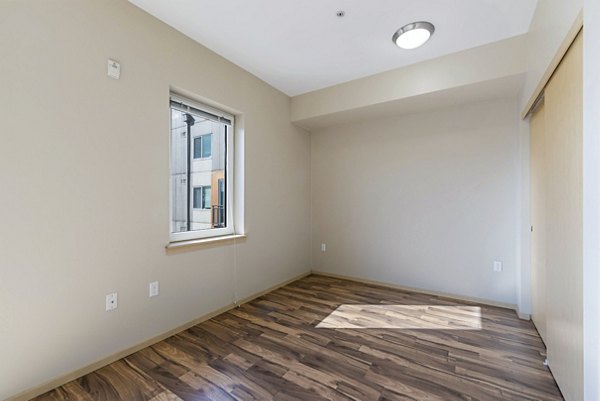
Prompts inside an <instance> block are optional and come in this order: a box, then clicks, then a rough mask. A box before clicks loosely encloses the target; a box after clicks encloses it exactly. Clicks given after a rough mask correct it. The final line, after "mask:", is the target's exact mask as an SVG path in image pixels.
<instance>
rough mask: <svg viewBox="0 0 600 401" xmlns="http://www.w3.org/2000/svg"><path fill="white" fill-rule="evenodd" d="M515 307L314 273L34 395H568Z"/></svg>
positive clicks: (174, 399) (85, 400) (173, 400)
mask: <svg viewBox="0 0 600 401" xmlns="http://www.w3.org/2000/svg"><path fill="white" fill-rule="evenodd" d="M544 353H545V349H544V346H543V344H542V342H541V340H540V337H539V335H538V333H537V331H536V330H535V328H534V326H533V325H532V324H531V322H526V321H522V320H519V319H518V318H517V316H516V314H515V312H514V311H512V310H508V309H502V308H496V307H491V306H485V305H477V304H472V303H467V302H457V301H454V300H450V299H446V298H440V297H435V296H430V295H424V294H418V293H411V292H405V291H399V290H393V289H388V288H383V287H378V286H374V285H367V284H360V283H356V282H352V281H347V280H340V279H334V278H328V277H323V276H316V275H312V276H309V277H307V278H304V279H302V280H299V281H297V282H294V283H292V284H290V285H288V286H286V287H283V288H281V289H279V290H276V291H274V292H271V293H269V294H267V295H265V296H263V297H260V298H258V299H256V300H254V301H252V302H250V303H248V304H245V305H243V306H241V307H240V308H237V309H233V310H231V311H229V312H227V313H224V314H222V315H219V316H217V317H215V318H213V319H211V320H209V321H206V322H204V323H201V324H199V325H197V326H194V327H192V328H191V329H189V330H186V331H184V332H182V333H180V334H178V335H175V336H173V337H170V338H168V339H166V340H164V341H162V342H160V343H158V344H155V345H153V346H151V347H148V348H145V349H143V350H142V351H139V352H137V353H135V354H133V355H131V356H129V357H127V358H124V359H122V360H120V361H118V362H115V363H113V364H111V365H109V366H107V367H104V368H102V369H99V370H97V371H95V372H93V373H91V374H89V375H87V376H84V377H82V378H79V379H77V380H75V381H73V382H70V383H68V384H66V385H64V386H63V387H60V388H58V389H56V390H53V391H51V392H49V393H46V394H44V395H42V396H40V397H38V398H36V399H35V400H37V401H50V400H71V401H89V400H98V401H102V400H107V401H117V400H124V401H135V400H152V401H180V400H184V401H188V400H189V401H196V400H277V401H291V400H311V401H312V400H315V401H316V400H359V401H371V400H373V401H374V400H379V401H384V400H419V401H421V400H428V401H430V400H443V401H449V400H482V401H493V400H519V401H524V400H544V401H551V400H562V399H563V398H562V397H561V395H560V392H559V390H558V387H557V386H556V383H555V381H554V379H553V378H552V376H551V374H550V372H549V371H548V369H547V368H545V367H544V366H543V361H544V358H545V356H544Z"/></svg>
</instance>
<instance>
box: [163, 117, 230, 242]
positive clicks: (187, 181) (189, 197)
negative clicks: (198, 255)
mask: <svg viewBox="0 0 600 401" xmlns="http://www.w3.org/2000/svg"><path fill="white" fill-rule="evenodd" d="M171 119H172V120H171V191H172V204H171V232H173V233H177V232H185V231H196V230H207V229H211V228H219V227H223V226H224V225H225V154H226V152H225V137H226V132H225V128H224V126H223V124H222V123H218V122H215V121H212V120H209V119H207V118H204V117H202V116H201V115H199V114H194V113H191V112H183V111H180V110H177V109H175V108H172V109H171ZM188 136H189V138H188Z"/></svg>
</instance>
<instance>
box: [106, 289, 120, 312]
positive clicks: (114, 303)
mask: <svg viewBox="0 0 600 401" xmlns="http://www.w3.org/2000/svg"><path fill="white" fill-rule="evenodd" d="M118 306H119V296H118V295H117V293H116V292H113V293H111V294H108V295H106V311H107V312H108V311H111V310H115V309H117V307H118Z"/></svg>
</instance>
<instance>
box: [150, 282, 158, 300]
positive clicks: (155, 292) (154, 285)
mask: <svg viewBox="0 0 600 401" xmlns="http://www.w3.org/2000/svg"><path fill="white" fill-rule="evenodd" d="M158 292H159V287H158V281H153V282H151V283H150V284H148V296H149V297H150V298H152V297H156V296H157V295H158Z"/></svg>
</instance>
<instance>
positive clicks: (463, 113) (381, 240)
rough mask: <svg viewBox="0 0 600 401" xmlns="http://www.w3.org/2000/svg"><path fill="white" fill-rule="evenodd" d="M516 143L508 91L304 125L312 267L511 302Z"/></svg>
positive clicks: (513, 299)
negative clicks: (308, 133)
mask: <svg viewBox="0 0 600 401" xmlns="http://www.w3.org/2000/svg"><path fill="white" fill-rule="evenodd" d="M519 143H520V140H519V125H518V104H517V100H516V99H514V100H510V99H509V100H493V101H487V102H481V103H478V104H470V105H466V106H460V107H454V108H447V109H442V110H438V111H433V112H427V113H421V114H412V115H407V116H402V117H395V118H389V119H379V120H373V121H367V122H363V123H359V124H354V125H345V126H337V127H334V128H328V129H323V130H320V131H317V132H314V133H313V135H312V137H311V159H312V161H311V171H312V177H311V187H312V248H311V249H312V266H313V268H314V269H316V270H322V271H326V272H330V273H336V274H343V275H351V276H358V277H364V278H367V279H371V280H378V281H385V282H389V283H395V284H399V285H405V286H412V287H417V288H423V289H427V290H433V291H441V292H447V293H453V294H460V295H463V296H470V297H477V298H484V299H488V300H492V301H496V302H503V303H510V304H516V303H517V279H518V278H517V264H518V248H517V238H516V235H515V233H517V232H518V229H519V219H520V214H519V211H520V207H519V191H520V189H519V188H520V182H519V174H520V171H521V168H520V165H519V163H520V161H519ZM321 243H326V244H327V251H326V252H325V253H323V252H320V244H321ZM494 260H500V261H503V263H504V271H503V272H502V273H495V272H494V271H493V262H494Z"/></svg>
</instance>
